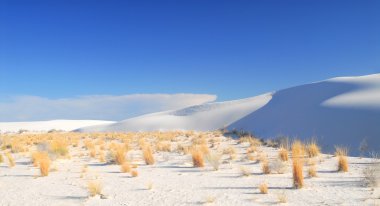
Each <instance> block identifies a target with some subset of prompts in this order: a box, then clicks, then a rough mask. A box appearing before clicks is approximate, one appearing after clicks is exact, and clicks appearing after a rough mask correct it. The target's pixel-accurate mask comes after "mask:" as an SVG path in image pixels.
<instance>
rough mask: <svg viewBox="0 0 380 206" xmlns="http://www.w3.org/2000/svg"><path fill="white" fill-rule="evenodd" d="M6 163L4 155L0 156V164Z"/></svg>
mask: <svg viewBox="0 0 380 206" xmlns="http://www.w3.org/2000/svg"><path fill="white" fill-rule="evenodd" d="M3 162H4V158H3V155H2V154H0V163H3Z"/></svg>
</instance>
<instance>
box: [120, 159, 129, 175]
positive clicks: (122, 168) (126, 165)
mask: <svg viewBox="0 0 380 206" xmlns="http://www.w3.org/2000/svg"><path fill="white" fill-rule="evenodd" d="M120 171H121V172H122V173H127V172H130V171H131V165H130V164H129V163H128V162H127V161H125V162H124V163H123V164H122V165H121V166H120Z"/></svg>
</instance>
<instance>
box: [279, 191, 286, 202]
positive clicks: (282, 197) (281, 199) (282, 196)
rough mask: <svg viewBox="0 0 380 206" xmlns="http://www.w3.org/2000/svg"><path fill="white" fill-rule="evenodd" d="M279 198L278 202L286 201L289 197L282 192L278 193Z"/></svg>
mask: <svg viewBox="0 0 380 206" xmlns="http://www.w3.org/2000/svg"><path fill="white" fill-rule="evenodd" d="M277 200H278V203H286V202H288V197H287V196H286V194H285V193H280V194H278V195H277Z"/></svg>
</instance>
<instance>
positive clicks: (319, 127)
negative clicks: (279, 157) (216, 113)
mask: <svg viewBox="0 0 380 206" xmlns="http://www.w3.org/2000/svg"><path fill="white" fill-rule="evenodd" d="M229 128H230V129H232V128H235V129H243V130H246V131H251V132H254V133H255V134H257V135H259V136H261V137H264V138H268V137H277V136H281V135H285V136H291V137H298V138H301V139H305V138H311V137H315V138H317V139H318V141H319V142H320V143H321V144H322V145H323V147H324V148H326V149H328V150H331V149H332V148H333V147H334V145H346V146H348V147H349V148H350V151H351V154H357V153H358V147H359V144H360V142H361V141H362V140H363V139H366V140H367V142H368V144H369V146H370V150H377V151H379V150H380V74H375V75H369V76H361V77H341V78H334V79H330V80H327V81H322V82H316V83H312V84H307V85H302V86H298V87H293V88H289V89H285V90H281V91H278V92H276V93H275V94H274V95H273V98H272V100H271V101H270V102H269V103H268V104H267V105H265V106H264V107H262V108H261V109H260V110H257V111H255V112H253V113H251V114H250V115H248V116H246V117H244V118H242V119H240V120H239V121H237V122H235V123H233V124H231V125H230V126H229Z"/></svg>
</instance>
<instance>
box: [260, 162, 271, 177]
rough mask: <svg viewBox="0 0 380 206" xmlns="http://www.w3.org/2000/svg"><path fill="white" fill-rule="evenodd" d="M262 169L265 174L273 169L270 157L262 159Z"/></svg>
mask: <svg viewBox="0 0 380 206" xmlns="http://www.w3.org/2000/svg"><path fill="white" fill-rule="evenodd" d="M261 170H262V171H263V174H270V172H271V171H270V167H269V161H268V159H264V160H262V161H261Z"/></svg>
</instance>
